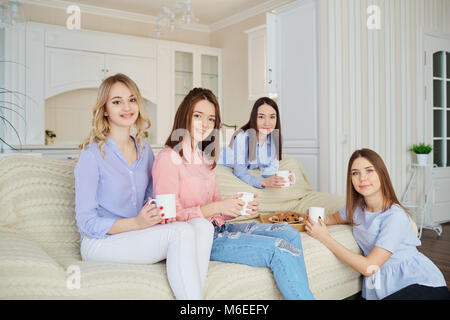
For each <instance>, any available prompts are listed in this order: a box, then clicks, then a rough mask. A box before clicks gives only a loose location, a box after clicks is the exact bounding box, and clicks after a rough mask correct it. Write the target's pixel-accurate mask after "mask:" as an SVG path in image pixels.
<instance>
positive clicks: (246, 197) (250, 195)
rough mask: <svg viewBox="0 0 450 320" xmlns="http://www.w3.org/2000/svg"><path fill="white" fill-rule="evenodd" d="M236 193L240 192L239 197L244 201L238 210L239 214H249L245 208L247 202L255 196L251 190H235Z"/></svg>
mask: <svg viewBox="0 0 450 320" xmlns="http://www.w3.org/2000/svg"><path fill="white" fill-rule="evenodd" d="M236 194H242V196H241V197H240V199H241V200H242V201H244V202H245V205H244V207H243V208H242V210H241V212H240V213H241V216H250V214H249V213H247V212H246V210H247V206H248V203H249V202H251V201H253V199H254V198H255V195H254V194H253V193H251V192H236Z"/></svg>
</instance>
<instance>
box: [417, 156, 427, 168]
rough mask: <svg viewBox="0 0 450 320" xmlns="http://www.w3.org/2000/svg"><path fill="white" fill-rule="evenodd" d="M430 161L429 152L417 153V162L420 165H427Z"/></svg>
mask: <svg viewBox="0 0 450 320" xmlns="http://www.w3.org/2000/svg"><path fill="white" fill-rule="evenodd" d="M427 163H428V154H419V153H418V154H417V164H418V165H419V166H426V165H427Z"/></svg>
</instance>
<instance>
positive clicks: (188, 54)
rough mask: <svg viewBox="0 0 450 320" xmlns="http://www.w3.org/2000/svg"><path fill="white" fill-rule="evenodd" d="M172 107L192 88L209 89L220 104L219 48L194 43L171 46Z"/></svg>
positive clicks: (220, 59)
mask: <svg viewBox="0 0 450 320" xmlns="http://www.w3.org/2000/svg"><path fill="white" fill-rule="evenodd" d="M173 59H174V60H173V66H174V67H173V75H174V84H173V88H174V92H173V94H174V109H175V110H176V109H177V108H178V106H179V105H180V103H181V101H183V99H184V97H185V96H186V95H187V94H188V93H189V91H190V90H191V89H192V88H197V87H201V88H206V89H209V90H211V91H212V92H213V93H214V95H215V96H216V98H217V100H218V101H219V105H221V100H222V90H221V88H222V69H221V67H220V66H221V65H222V55H221V49H219V48H211V47H203V46H196V45H174V46H173Z"/></svg>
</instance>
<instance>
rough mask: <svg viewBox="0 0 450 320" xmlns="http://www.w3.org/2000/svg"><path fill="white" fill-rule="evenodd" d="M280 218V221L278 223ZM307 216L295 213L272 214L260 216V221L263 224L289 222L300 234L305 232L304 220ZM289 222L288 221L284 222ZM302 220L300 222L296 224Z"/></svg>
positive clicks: (281, 212)
mask: <svg viewBox="0 0 450 320" xmlns="http://www.w3.org/2000/svg"><path fill="white" fill-rule="evenodd" d="M277 218H278V221H277ZM304 218H305V215H304V214H300V213H297V212H294V211H280V212H275V213H271V214H265V215H260V216H259V219H260V220H261V222H262V223H284V222H288V223H289V225H290V226H292V227H294V228H295V229H297V230H298V231H299V232H304V231H305V225H306V222H305V220H304ZM284 220H288V221H284ZM296 220H301V221H300V222H295V221H296Z"/></svg>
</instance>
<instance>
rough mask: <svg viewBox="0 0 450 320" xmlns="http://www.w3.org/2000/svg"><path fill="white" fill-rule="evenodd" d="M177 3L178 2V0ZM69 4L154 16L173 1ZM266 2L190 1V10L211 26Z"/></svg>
mask: <svg viewBox="0 0 450 320" xmlns="http://www.w3.org/2000/svg"><path fill="white" fill-rule="evenodd" d="M178 1H179V2H180V0H178ZM70 2H71V3H72V4H80V5H89V6H95V7H100V8H108V9H114V10H120V11H127V12H131V13H138V14H144V15H150V16H156V15H157V14H158V13H160V12H161V9H162V7H164V6H165V7H167V8H169V9H172V8H173V5H174V2H175V0H71V1H70ZM268 2H273V0H191V8H192V12H193V13H194V15H195V16H196V17H197V18H198V22H197V23H199V24H203V25H211V24H213V23H216V22H217V21H220V20H223V19H226V18H228V17H230V16H233V15H235V14H238V13H240V12H242V11H244V10H248V9H251V8H253V7H255V6H258V5H262V4H264V3H268Z"/></svg>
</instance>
